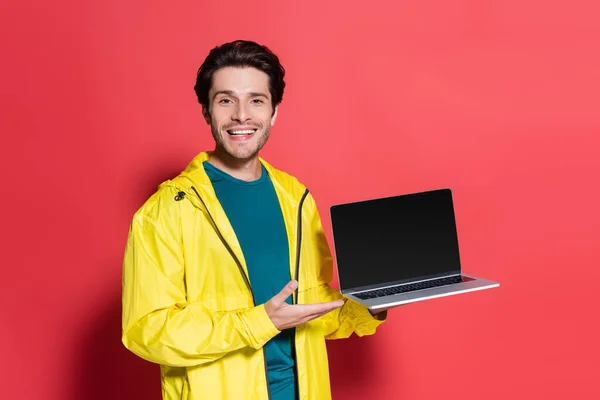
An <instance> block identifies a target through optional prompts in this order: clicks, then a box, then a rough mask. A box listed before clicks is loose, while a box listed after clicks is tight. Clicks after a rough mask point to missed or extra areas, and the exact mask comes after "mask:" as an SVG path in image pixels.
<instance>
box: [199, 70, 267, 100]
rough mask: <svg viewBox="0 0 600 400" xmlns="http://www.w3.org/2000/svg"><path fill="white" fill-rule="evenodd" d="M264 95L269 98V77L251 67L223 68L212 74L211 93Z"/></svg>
mask: <svg viewBox="0 0 600 400" xmlns="http://www.w3.org/2000/svg"><path fill="white" fill-rule="evenodd" d="M220 91H231V92H234V93H238V94H244V93H264V94H265V95H267V96H269V97H270V95H271V94H270V93H269V75H267V74H266V73H264V72H262V71H261V70H258V69H256V68H252V67H243V68H240V67H225V68H220V69H218V70H217V71H215V72H214V73H213V77H212V85H211V88H210V92H211V93H216V92H220Z"/></svg>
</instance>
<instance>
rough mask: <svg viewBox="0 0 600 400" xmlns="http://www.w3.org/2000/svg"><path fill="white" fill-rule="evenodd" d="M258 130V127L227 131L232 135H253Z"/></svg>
mask: <svg viewBox="0 0 600 400" xmlns="http://www.w3.org/2000/svg"><path fill="white" fill-rule="evenodd" d="M254 132H256V129H239V130H228V131H227V133H229V134H230V135H234V136H235V135H252V134H253V133H254Z"/></svg>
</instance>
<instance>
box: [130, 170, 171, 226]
mask: <svg viewBox="0 0 600 400" xmlns="http://www.w3.org/2000/svg"><path fill="white" fill-rule="evenodd" d="M181 192H182V189H181V188H179V187H178V186H177V185H176V184H174V182H173V181H171V180H167V181H165V182H163V183H161V184H160V185H159V186H158V188H157V190H156V191H155V192H154V193H153V194H152V195H151V196H150V197H149V198H148V199H147V200H146V201H145V202H144V203H143V204H142V206H141V207H139V208H138V209H137V211H136V212H135V214H134V216H133V219H134V221H135V220H140V221H141V220H146V221H154V222H161V223H168V222H172V221H176V220H179V216H180V214H181V204H182V203H183V202H182V201H181V199H182V196H181V194H180V193H181Z"/></svg>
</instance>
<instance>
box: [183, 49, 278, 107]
mask: <svg viewBox="0 0 600 400" xmlns="http://www.w3.org/2000/svg"><path fill="white" fill-rule="evenodd" d="M224 67H253V68H256V69H258V70H260V71H262V72H264V73H265V74H267V75H268V76H269V91H270V92H271V103H272V105H273V108H275V107H276V106H277V105H278V104H279V103H281V100H282V99H283V89H284V88H285V82H284V81H283V77H284V75H285V69H284V68H283V66H282V65H281V64H280V63H279V58H278V57H277V56H276V55H275V54H274V53H273V52H272V51H271V50H269V48H267V47H266V46H262V45H260V44H258V43H255V42H251V41H247V40H236V41H234V42H230V43H225V44H223V45H221V46H217V47H215V48H214V49H212V50H211V51H210V53H209V54H208V56H207V57H206V59H205V60H204V62H203V63H202V65H201V66H200V68H199V69H198V75H197V76H196V84H195V85H194V92H196V96H198V102H199V103H200V104H202V106H204V107H205V108H208V103H209V101H208V92H209V91H210V88H211V86H212V76H213V74H214V73H215V71H217V70H218V69H220V68H224Z"/></svg>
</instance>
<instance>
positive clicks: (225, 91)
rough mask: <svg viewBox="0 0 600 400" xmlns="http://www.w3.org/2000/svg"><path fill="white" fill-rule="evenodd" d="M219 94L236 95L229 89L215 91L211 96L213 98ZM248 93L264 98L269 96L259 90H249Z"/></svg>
mask: <svg viewBox="0 0 600 400" xmlns="http://www.w3.org/2000/svg"><path fill="white" fill-rule="evenodd" d="M220 94H226V95H227V96H232V97H236V95H235V93H234V92H233V91H231V90H219V91H217V92H215V94H214V95H213V97H212V98H213V99H214V98H215V97H217V96H218V95H220ZM248 94H249V95H250V97H264V98H265V99H268V98H269V96H267V95H266V94H264V93H261V92H250V93H248Z"/></svg>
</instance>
